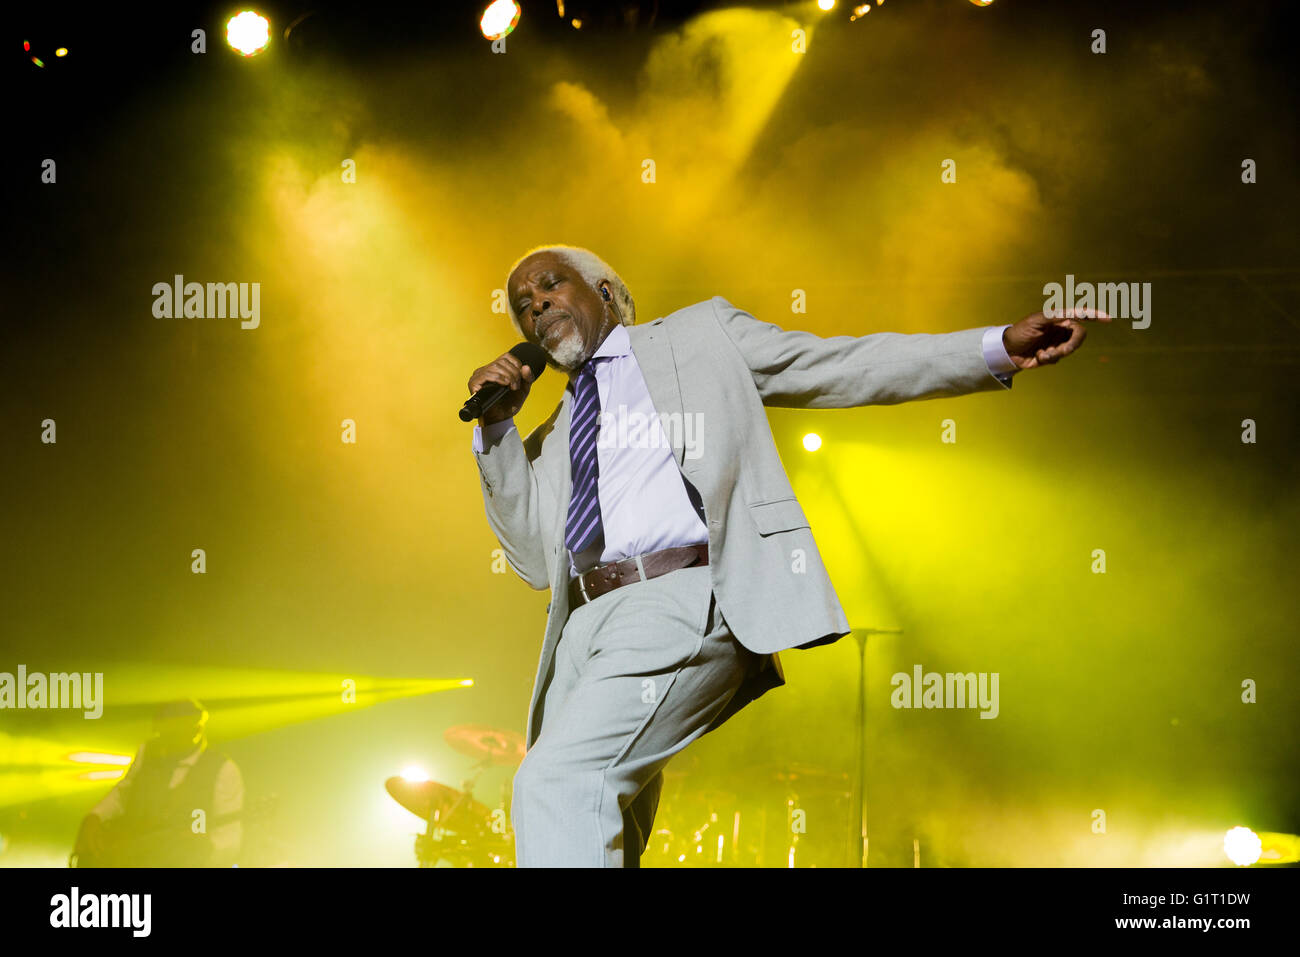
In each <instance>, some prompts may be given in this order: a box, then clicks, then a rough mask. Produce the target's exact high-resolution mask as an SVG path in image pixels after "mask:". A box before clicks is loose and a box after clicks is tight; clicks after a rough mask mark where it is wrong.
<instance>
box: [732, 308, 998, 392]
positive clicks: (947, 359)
mask: <svg viewBox="0 0 1300 957" xmlns="http://www.w3.org/2000/svg"><path fill="white" fill-rule="evenodd" d="M713 307H714V312H715V314H716V316H717V318H718V323H719V325H721V326H722V330H723V332H725V333H726V335H727V337H728V338H729V339H730V340H731V342H732V344H733V345H735V347H736V349H737V350H738V351H739V352H740V354H741V356H742V357H743V358H744V360H745V363H746V365H748V366H749V370H750V372H751V374H752V375H753V377H754V383H755V385H757V386H758V391H759V394H760V395H761V396H762V398H763V404H764V405H770V406H779V407H785V408H799V409H847V408H853V407H856V406H861V405H894V404H896V403H899V402H908V401H912V400H915V399H933V398H939V397H941V396H951V395H964V394H966V393H968V392H980V391H985V390H1002V389H1009V388H1010V387H1011V386H1010V376H1009V375H1007V374H1006V373H1008V372H1011V371H1013V369H1012V367H1011V365H1010V364H1004V365H1002V366H1001V367H1000V368H998V369H996V370H995V368H994V367H993V366H991V365H990V361H989V359H988V358H986V351H985V344H986V341H988V340H989V339H990V338H991V339H992V341H993V343H994V345H996V342H997V337H996V330H997V328H998V327H990V328H992V329H993V330H994V332H993V335H992V336H991V337H990V336H988V333H989V329H988V328H979V329H963V330H962V331H960V332H949V333H940V334H929V333H917V334H913V335H907V334H904V333H900V332H876V333H872V334H871V335H866V336H860V337H858V336H829V337H826V338H823V337H821V336H816V335H813V334H812V333H811V332H801V331H794V330H786V329H782V328H780V327H779V326H775V325H773V324H772V323H770V322H762V321H760V320H758V319H756V318H754V316H752V315H751V314H750V313H748V312H745V311H744V310H743V309H737V308H736V307H735V306H733V305H732V304H731V303H729V302H727V301H726V300H725V299H723V298H722V297H720V296H715V297H714V298H713ZM1003 359H1004V362H1005V361H1006V360H1005V356H1004V357H1003ZM999 374H1002V377H1001V378H999Z"/></svg>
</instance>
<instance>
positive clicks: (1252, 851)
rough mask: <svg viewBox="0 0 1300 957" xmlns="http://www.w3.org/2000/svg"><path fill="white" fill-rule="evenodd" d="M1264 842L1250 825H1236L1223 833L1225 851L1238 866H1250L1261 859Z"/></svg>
mask: <svg viewBox="0 0 1300 957" xmlns="http://www.w3.org/2000/svg"><path fill="white" fill-rule="evenodd" d="M1263 850H1264V844H1263V842H1262V841H1261V840H1260V839H1259V835H1258V834H1256V833H1255V832H1254V831H1252V830H1251V829H1250V828H1248V827H1234V828H1232V829H1231V830H1229V831H1228V833H1227V834H1225V835H1223V853H1225V854H1227V855H1228V859H1229V860H1230V861H1232V863H1234V864H1236V865H1237V866H1238V867H1249V866H1250V865H1251V864H1254V863H1255V862H1256V861H1258V860H1259V855H1260V853H1261V852H1262V851H1263Z"/></svg>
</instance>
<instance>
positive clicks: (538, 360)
mask: <svg viewBox="0 0 1300 957" xmlns="http://www.w3.org/2000/svg"><path fill="white" fill-rule="evenodd" d="M510 354H511V355H512V356H514V357H515V358H516V359H518V360H519V362H520V364H521V365H526V366H528V368H529V369H531V370H532V373H533V381H534V382H536V381H537V377H538V376H540V375H541V374H542V373H543V372H545V371H546V350H545V349H543V348H542V347H541V346H535V345H533V344H532V343H531V342H521V343H519V345H517V346H515V347H514V348H513V349H511V350H510ZM509 394H510V386H508V385H501V383H499V382H489V383H487V384H486V385H484V386H483V387H482V388H481V389H479V390H478V391H477V392H475V393H474V394H473V395H472V396H470V397H469V398H468V399H466V400H465V405H464V406H463V407H462V408H461V410H460V420H461V421H462V422H470V421H472V420H474V419H478V418H481V417H482V416H483V413H484V412H486V411H487V410H488V409H490V408H492V406H494V405H496V404H497V403H498V402H500V401H501V400H502V399H504V398H505V397H506V396H508V395H509Z"/></svg>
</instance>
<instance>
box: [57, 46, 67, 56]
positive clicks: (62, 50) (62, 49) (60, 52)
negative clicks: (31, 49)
mask: <svg viewBox="0 0 1300 957" xmlns="http://www.w3.org/2000/svg"><path fill="white" fill-rule="evenodd" d="M54 55H55V56H67V55H68V48H67V47H59V48H58V49H57V50H55V51H54Z"/></svg>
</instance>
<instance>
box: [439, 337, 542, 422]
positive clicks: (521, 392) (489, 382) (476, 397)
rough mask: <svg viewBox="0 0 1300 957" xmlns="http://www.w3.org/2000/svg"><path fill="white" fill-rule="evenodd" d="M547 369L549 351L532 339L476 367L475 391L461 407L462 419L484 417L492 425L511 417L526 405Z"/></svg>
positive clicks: (471, 380) (471, 388)
mask: <svg viewBox="0 0 1300 957" xmlns="http://www.w3.org/2000/svg"><path fill="white" fill-rule="evenodd" d="M545 370H546V352H545V350H544V349H542V348H541V347H540V346H535V345H533V344H532V343H531V342H521V343H519V345H517V346H515V347H514V348H513V349H511V350H510V351H509V352H507V353H506V354H505V355H503V356H501V358H499V359H495V360H493V361H492V362H489V363H488V364H487V365H485V366H482V367H480V368H478V369H475V370H474V374H473V375H471V376H470V377H469V391H470V392H472V393H473V395H471V396H470V397H469V398H468V399H467V400H466V401H465V405H464V407H463V408H461V410H460V420H461V421H462V422H469V421H470V420H471V419H480V420H481V421H482V424H483V425H491V424H492V423H493V422H500V421H502V420H503V419H508V418H511V417H512V416H514V415H516V414H517V413H518V412H519V410H520V409H521V408H523V405H524V400H525V399H527V398H528V391H529V389H531V388H532V386H533V382H535V381H536V380H537V377H538V376H539V375H541V374H542V373H543V372H544V371H545Z"/></svg>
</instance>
